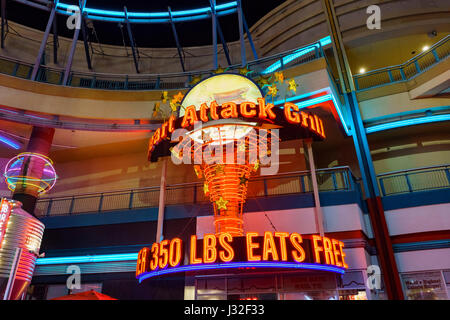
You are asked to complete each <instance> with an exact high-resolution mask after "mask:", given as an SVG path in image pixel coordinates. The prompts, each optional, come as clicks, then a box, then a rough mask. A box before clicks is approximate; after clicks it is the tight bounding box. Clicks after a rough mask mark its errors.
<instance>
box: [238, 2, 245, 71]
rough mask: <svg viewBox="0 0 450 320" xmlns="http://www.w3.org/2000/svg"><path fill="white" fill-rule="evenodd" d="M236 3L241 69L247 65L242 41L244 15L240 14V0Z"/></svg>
mask: <svg viewBox="0 0 450 320" xmlns="http://www.w3.org/2000/svg"><path fill="white" fill-rule="evenodd" d="M237 3H238V7H237V12H238V22H239V41H240V45H241V64H242V66H243V67H245V66H246V65H247V57H246V54H245V41H244V19H243V15H244V13H243V12H242V2H241V0H237Z"/></svg>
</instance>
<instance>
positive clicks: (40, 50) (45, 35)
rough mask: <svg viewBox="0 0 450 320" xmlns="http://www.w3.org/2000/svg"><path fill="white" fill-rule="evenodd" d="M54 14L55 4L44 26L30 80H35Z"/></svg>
mask: <svg viewBox="0 0 450 320" xmlns="http://www.w3.org/2000/svg"><path fill="white" fill-rule="evenodd" d="M55 14H56V8H55V6H53V7H52V11H50V17H49V18H48V22H47V27H46V28H45V32H44V37H43V38H42V41H41V46H40V47H39V52H38V55H37V57H36V60H35V62H34V66H33V71H32V72H31V78H30V80H36V76H37V73H38V71H39V67H40V65H41V60H42V56H43V54H44V51H45V46H46V45H47V40H48V36H49V34H50V28H51V27H52V24H53V19H54V18H55Z"/></svg>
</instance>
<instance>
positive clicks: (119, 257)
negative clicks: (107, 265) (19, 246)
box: [36, 253, 138, 265]
mask: <svg viewBox="0 0 450 320" xmlns="http://www.w3.org/2000/svg"><path fill="white" fill-rule="evenodd" d="M137 258H138V254H137V253H118V254H100V255H93V256H72V257H55V258H39V259H37V260H36V265H51V264H65V263H88V262H111V261H131V260H137Z"/></svg>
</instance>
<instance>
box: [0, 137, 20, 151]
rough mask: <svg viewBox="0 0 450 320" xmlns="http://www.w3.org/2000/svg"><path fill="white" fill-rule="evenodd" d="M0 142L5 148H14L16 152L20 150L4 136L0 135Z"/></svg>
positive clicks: (18, 146)
mask: <svg viewBox="0 0 450 320" xmlns="http://www.w3.org/2000/svg"><path fill="white" fill-rule="evenodd" d="M0 141H1V142H3V143H4V144H6V145H7V146H9V147H11V148H14V149H16V150H18V149H20V145H18V144H17V143H15V142H14V141H12V140H11V139H8V138H7V137H5V136H2V135H0Z"/></svg>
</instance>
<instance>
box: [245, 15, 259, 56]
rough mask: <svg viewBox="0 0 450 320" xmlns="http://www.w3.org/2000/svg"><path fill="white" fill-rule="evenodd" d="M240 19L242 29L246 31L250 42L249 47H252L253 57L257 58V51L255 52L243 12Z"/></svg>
mask: <svg viewBox="0 0 450 320" xmlns="http://www.w3.org/2000/svg"><path fill="white" fill-rule="evenodd" d="M242 21H243V22H244V30H245V32H246V33H247V38H248V42H249V43H250V47H251V48H252V52H253V58H254V59H255V60H258V53H256V48H255V44H254V43H253V38H252V34H251V33H250V30H249V29H248V26H247V21H246V20H245V16H244V13H242Z"/></svg>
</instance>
